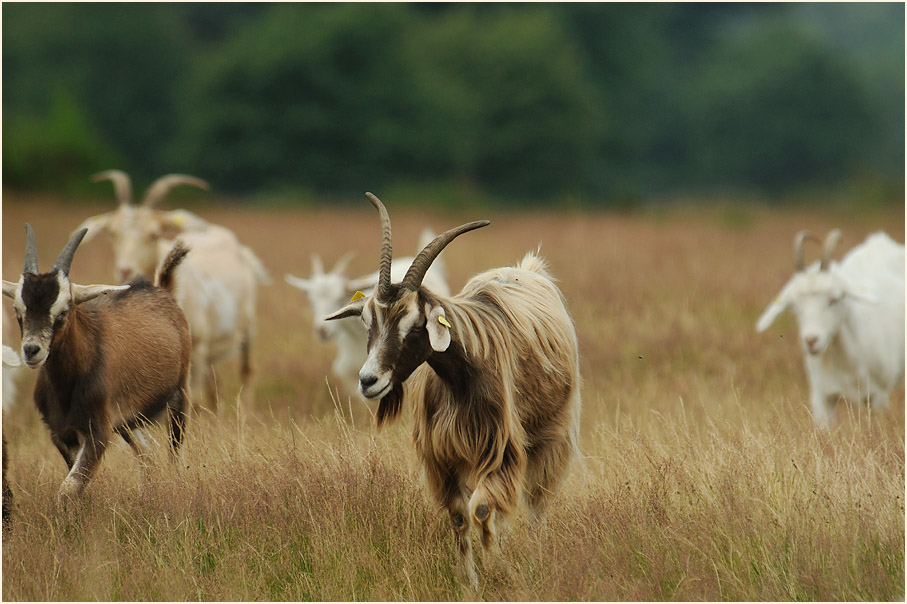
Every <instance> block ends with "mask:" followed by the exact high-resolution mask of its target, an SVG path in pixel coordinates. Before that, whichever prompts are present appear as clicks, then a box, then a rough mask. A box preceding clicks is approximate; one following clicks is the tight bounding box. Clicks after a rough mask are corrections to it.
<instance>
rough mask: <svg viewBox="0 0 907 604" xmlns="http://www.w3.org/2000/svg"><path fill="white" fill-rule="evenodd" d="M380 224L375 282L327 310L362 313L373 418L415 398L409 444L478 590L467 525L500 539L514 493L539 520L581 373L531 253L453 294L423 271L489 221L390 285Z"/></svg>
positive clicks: (381, 418) (565, 452) (564, 445)
mask: <svg viewBox="0 0 907 604" xmlns="http://www.w3.org/2000/svg"><path fill="white" fill-rule="evenodd" d="M366 195H367V196H368V198H369V200H370V201H371V202H372V204H373V205H374V206H375V207H376V208H377V209H378V213H379V215H380V218H381V226H382V247H381V256H380V263H379V266H380V268H379V275H380V277H379V280H378V284H377V285H376V287H375V291H374V293H373V294H372V295H370V296H363V297H357V299H355V300H352V301H351V302H350V303H349V304H348V305H347V306H345V307H344V308H342V309H340V310H338V311H337V312H335V313H333V314H332V315H330V316H328V317H327V319H328V320H334V319H341V318H344V317H351V316H357V315H358V316H360V317H361V319H362V322H363V323H364V324H365V327H366V329H367V330H368V357H367V359H366V361H365V363H364V364H363V366H362V369H361V371H360V372H359V392H360V394H362V396H364V397H365V398H367V399H371V400H375V399H378V400H380V402H379V404H378V411H377V423H378V426H379V427H380V426H381V425H382V424H383V423H384V422H385V421H388V420H392V419H394V418H395V417H396V416H397V415H398V414H399V412H400V409H401V406H402V403H403V400H404V389H403V384H404V382H406V381H407V379H409V382H408V385H407V390H406V400H407V401H408V402H409V403H410V404H411V405H412V407H413V409H412V413H413V420H414V426H413V442H414V445H415V449H416V453H417V455H418V457H419V459H420V461H421V464H422V468H423V470H424V477H425V479H426V483H427V486H428V490H429V491H430V493H431V495H432V496H433V498H434V500H435V502H436V503H437V504H438V505H439V506H440V507H441V508H446V509H447V511H448V513H449V515H450V519H451V523H452V526H453V532H454V538H455V542H456V544H457V549H458V551H459V565H458V566H459V571H460V576H461V579H462V580H464V581H466V582H468V583H469V584H470V586H471V587H472V588H473V589H475V588H477V587H478V579H477V576H476V572H475V564H474V562H473V555H472V537H471V528H472V526H473V525H474V524H475V526H477V527H480V528H481V533H482V544H483V546H484V548H485V550H486V551H487V550H489V549H491V548H492V546H494V549H498V548H499V547H500V546H499V543H498V530H497V528H496V524H497V523H498V522H500V521H502V520H504V519H505V518H506V516H507V515H508V514H509V513H510V512H512V511H514V509H515V508H516V507H517V505H518V504H519V503H520V501H521V500H523V501H525V502H526V503H527V504H528V507H529V510H530V512H531V513H532V515H533V517H534V518H535V519H536V520H539V519H541V517H542V516H543V514H544V511H545V509H546V507H547V505H548V503H549V502H550V500H551V497H552V495H554V493H555V492H557V490H558V488H559V486H560V484H561V483H562V482H563V479H564V477H565V475H566V473H567V470H568V467H569V465H570V462H571V460H572V459H573V457H574V455H576V454H578V452H579V451H578V440H579V419H580V408H581V399H580V386H581V383H580V374H579V352H578V346H577V337H576V330H575V327H574V324H573V321H572V319H571V318H570V315H569V313H568V311H567V308H566V305H565V301H564V297H563V295H562V293H561V292H560V290H559V289H558V288H557V286H556V285H555V284H554V282H553V280H552V278H551V276H550V275H549V273H548V271H547V268H546V264H545V262H544V260H542V259H541V258H540V257H539V256H537V255H535V254H533V253H531V252H530V253H528V254H526V256H525V257H524V258H523V259H522V261H521V262H520V263H519V264H518V265H517V266H515V267H513V268H498V269H493V270H490V271H487V272H484V273H481V274H479V275H476V276H475V277H473V278H472V279H471V280H470V281H469V282H467V283H466V285H465V286H464V287H463V290H462V291H461V292H460V293H459V294H457V295H456V296H454V297H450V298H448V297H443V296H439V295H437V294H435V293H433V292H431V291H429V290H428V289H426V288H425V287H423V286H422V285H421V284H422V279H423V277H424V276H425V273H426V270H427V269H428V267H429V266H431V263H432V261H433V260H434V258H435V257H436V256H437V255H438V254H439V253H440V252H441V250H442V249H444V247H445V246H446V245H447V244H449V243H450V242H451V241H452V240H453V239H454V238H455V237H457V236H459V235H461V234H463V233H466V232H468V231H471V230H473V229H477V228H480V227H484V226H486V225H488V224H489V222H488V221H478V222H470V223H467V224H464V225H462V226H460V227H457V228H454V229H451V230H449V231H446V232H445V233H442V234H441V235H439V236H438V237H437V238H435V239H434V240H433V241H432V242H431V243H430V244H429V245H428V246H426V247H425V248H424V249H423V250H422V251H421V252H420V253H419V255H418V256H417V257H416V259H415V260H414V261H413V263H412V265H411V266H410V267H409V270H408V271H407V272H406V275H405V276H404V277H403V280H402V281H401V282H399V283H391V262H392V257H393V252H392V245H391V226H390V219H389V217H388V214H387V210H386V209H385V207H384V205H383V204H382V203H381V201H380V200H379V199H378V198H377V197H375V196H374V195H372V194H370V193H367V194H366Z"/></svg>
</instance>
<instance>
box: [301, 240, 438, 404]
mask: <svg viewBox="0 0 907 604" xmlns="http://www.w3.org/2000/svg"><path fill="white" fill-rule="evenodd" d="M434 238H435V234H434V233H433V232H432V231H431V229H424V230H423V231H422V234H421V235H420V237H419V248H420V249H421V248H423V247H425V246H426V245H428V243H430V242H431V240H432V239H434ZM351 258H352V254H351V253H347V254H344V255H343V256H342V257H341V258H340V259H339V260H338V261H337V263H336V264H335V265H334V267H333V268H331V270H330V271H328V272H325V271H324V264H323V263H322V262H321V258H320V257H319V256H318V255H317V254H313V255H312V276H311V277H309V278H308V279H302V278H299V277H295V276H293V275H290V274H287V275H285V276H284V279H285V280H286V282H287V283H288V284H290V285H292V286H293V287H295V288H297V289H300V290H302V291H304V292H306V294H308V298H309V303H310V304H311V305H312V313H313V314H312V322H313V326H312V328H313V330H314V332H315V335H316V337H317V338H318V339H319V340H321V341H322V342H326V341H329V340H333V341H334V343H335V344H336V356H335V357H334V362H333V363H332V364H331V371H332V372H333V373H334V375H335V376H337V378H339V379H340V381H341V382H342V383H343V385H344V387H345V388H346V390H347V392H349V393H355V392H357V389H358V385H359V368H360V367H362V364H363V363H364V362H365V346H366V333H365V330H364V329H363V328H362V323H361V321H358V320H356V319H355V318H349V319H344V320H341V321H333V322H331V321H325V320H324V317H325V316H327V315H328V314H330V313H332V312H334V311H335V310H337V309H339V308H341V307H343V306H344V304H345V303H346V302H347V300H349V298H350V296H351V295H353V294H354V293H355V292H356V291H360V290H361V291H363V292H364V293H371V290H372V289H373V288H374V287H375V284H376V283H378V273H377V272H375V273H371V274H369V275H365V276H363V277H359V278H356V279H347V278H346V277H345V276H344V274H343V273H344V271H345V270H346V267H347V264H348V263H349V261H350V259H351ZM414 259H415V258H413V257H410V258H395V259H394V261H393V263H392V264H391V279H393V280H395V281H399V280H400V279H402V278H403V275H404V274H405V273H406V270H407V269H408V268H409V265H410V264H412V261H413V260H414ZM423 285H424V286H425V287H427V288H428V289H430V290H431V291H433V292H434V293H436V294H440V295H442V296H449V295H450V289H449V288H448V287H447V281H446V279H445V278H444V266H443V258H442V257H440V256H439V257H438V259H437V260H435V262H434V263H433V264H432V266H431V267H430V268H429V270H428V272H427V273H426V274H425V280H424V282H423Z"/></svg>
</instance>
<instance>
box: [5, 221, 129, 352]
mask: <svg viewBox="0 0 907 604" xmlns="http://www.w3.org/2000/svg"><path fill="white" fill-rule="evenodd" d="M84 236H85V229H80V230H79V231H77V232H76V233H75V234H74V235H73V236H72V237H71V238H70V239H69V242H68V243H67V244H66V246H65V247H64V248H63V250H62V251H61V252H60V255H59V256H57V260H56V261H55V262H54V265H53V268H51V270H50V272H48V273H40V274H39V273H38V248H37V245H36V243H35V232H34V230H32V228H31V225H30V224H28V223H26V225H25V267H24V268H23V269H22V275H21V276H20V277H19V281H18V282H12V281H3V295H4V296H6V297H7V298H12V300H13V309H14V310H15V311H16V319H17V320H18V321H19V328H20V329H21V330H22V358H23V359H24V360H25V364H26V365H28V366H29V367H31V368H32V369H37V368H38V367H40V366H41V365H43V364H44V361H46V360H47V355H48V354H49V353H50V346H51V343H52V342H53V339H54V336H55V334H56V333H57V332H58V331H59V330H60V328H61V327H62V326H63V325H64V324H65V323H66V318H67V316H68V315H69V312H70V310H72V308H73V307H74V306H75V305H76V304H79V303H81V302H86V301H88V300H91V299H92V298H95V297H97V296H100V295H101V294H104V293H107V292H112V291H120V290H123V289H128V288H129V286H128V285H76V284H75V283H70V281H69V267H70V265H72V257H73V254H75V251H76V248H77V247H79V243H81V241H82V238H83V237H84Z"/></svg>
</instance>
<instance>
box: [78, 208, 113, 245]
mask: <svg viewBox="0 0 907 604" xmlns="http://www.w3.org/2000/svg"><path fill="white" fill-rule="evenodd" d="M113 215H114V212H107V213H106V214H98V215H97V216H92V217H91V218H88V219H86V220H85V221H84V222H83V223H82V224H80V225H79V226H78V227H76V228H75V229H74V230H73V232H72V233H70V237H71V236H72V235H74V234H75V233H77V232H79V231H80V230H82V229H88V232H86V233H85V236H84V237H82V243H86V242H88V241H91V240H92V239H94V238H95V236H96V235H98V234H100V233H103V232H109V231H110V222H111V220H112V219H113Z"/></svg>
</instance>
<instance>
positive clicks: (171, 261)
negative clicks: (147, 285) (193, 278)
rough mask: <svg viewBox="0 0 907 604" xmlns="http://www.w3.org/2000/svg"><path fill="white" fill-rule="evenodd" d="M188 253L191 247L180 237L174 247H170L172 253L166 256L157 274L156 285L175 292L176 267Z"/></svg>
mask: <svg viewBox="0 0 907 604" xmlns="http://www.w3.org/2000/svg"><path fill="white" fill-rule="evenodd" d="M188 253H189V248H188V247H186V244H185V243H183V241H182V240H180V239H178V240H177V241H176V243H174V244H173V247H172V248H170V253H169V254H167V257H166V258H164V262H163V263H161V270H160V271H159V272H158V274H157V279H156V280H155V281H156V283H155V285H157V286H158V287H160V288H162V289H166V290H167V291H168V292H170V293H171V294H173V293H175V291H176V280H175V279H174V276H175V275H174V273H175V271H176V267H178V266H179V265H180V263H181V262H182V261H183V260H184V259H185V258H186V254H188Z"/></svg>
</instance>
